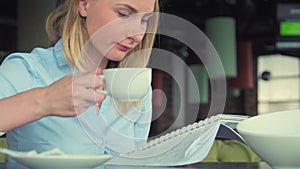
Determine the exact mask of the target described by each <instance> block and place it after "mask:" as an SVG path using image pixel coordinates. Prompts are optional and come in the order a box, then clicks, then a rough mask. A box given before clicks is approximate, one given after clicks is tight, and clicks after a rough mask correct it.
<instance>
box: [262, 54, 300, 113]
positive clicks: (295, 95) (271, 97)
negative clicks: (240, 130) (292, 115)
mask: <svg viewBox="0 0 300 169" xmlns="http://www.w3.org/2000/svg"><path fill="white" fill-rule="evenodd" d="M298 108H300V59H299V58H296V57H291V56H284V55H279V54H278V55H264V56H259V58H258V114H263V113H269V112H275V111H282V110H288V109H298Z"/></svg>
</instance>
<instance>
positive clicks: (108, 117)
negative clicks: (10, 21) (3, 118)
mask: <svg viewBox="0 0 300 169" xmlns="http://www.w3.org/2000/svg"><path fill="white" fill-rule="evenodd" d="M69 74H72V70H71V68H70V66H69V65H68V63H67V62H66V60H65V57H64V55H63V52H62V44H61V41H59V42H58V43H57V44H56V45H55V46H54V47H51V48H48V49H42V48H35V49H34V50H33V51H32V52H31V53H13V54H11V55H10V56H8V57H7V58H6V59H5V61H4V62H3V63H2V65H1V66H0V84H1V85H0V98H5V97H9V96H12V95H15V94H17V93H20V92H23V91H26V90H29V89H32V88H36V87H42V86H47V85H49V84H51V83H53V82H54V81H56V80H58V79H60V78H62V77H63V76H65V75H69ZM28 99H30V98H28ZM114 103H115V102H114V100H113V99H112V98H111V97H110V96H107V97H106V99H105V100H104V102H103V103H102V105H101V109H100V112H99V113H97V112H96V110H95V107H94V106H93V107H90V108H89V109H88V110H87V111H86V112H85V113H83V114H81V115H79V116H77V117H70V118H66V117H56V116H48V117H44V118H42V119H40V120H38V121H35V122H32V123H29V124H27V125H24V126H22V127H19V128H17V129H15V130H12V131H9V132H8V133H7V136H6V137H7V140H8V146H9V148H10V149H12V150H16V151H29V150H36V151H37V152H43V151H47V150H50V149H53V148H59V149H61V150H62V151H63V152H65V153H80V154H95V153H98V154H104V153H110V154H114V155H115V154H119V153H126V152H128V151H131V150H133V149H135V148H137V147H140V146H141V145H143V144H144V143H145V142H146V139H147V137H148V134H149V130H150V122H151V113H152V106H151V90H149V92H148V94H147V95H146V96H145V97H144V98H143V99H142V101H141V103H140V105H138V106H137V107H133V108H131V109H129V111H128V112H127V113H119V112H118V110H117V108H118V106H117V105H115V104H114ZM16 106H18V104H17V103H16ZM7 113H9V112H7ZM20 116H22V114H20Z"/></svg>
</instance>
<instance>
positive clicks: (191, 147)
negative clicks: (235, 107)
mask: <svg viewBox="0 0 300 169" xmlns="http://www.w3.org/2000/svg"><path fill="white" fill-rule="evenodd" d="M221 117H222V116H221V114H219V115H215V116H211V117H209V118H207V119H205V120H201V121H199V122H195V123H193V124H190V125H188V126H185V127H182V128H180V129H177V130H175V131H172V132H170V133H167V134H165V135H163V136H161V137H159V138H156V139H154V140H151V141H149V142H148V143H147V144H146V145H144V146H143V147H141V148H139V149H137V150H134V151H133V152H130V153H127V154H123V155H121V156H117V157H114V158H113V159H111V160H110V161H108V162H107V163H106V165H131V166H180V165H187V164H192V163H196V162H200V161H202V160H203V159H204V158H205V157H206V156H207V154H208V153H209V151H210V148H211V147H212V145H213V143H214V140H215V137H216V134H217V132H218V129H219V126H220V124H221Z"/></svg>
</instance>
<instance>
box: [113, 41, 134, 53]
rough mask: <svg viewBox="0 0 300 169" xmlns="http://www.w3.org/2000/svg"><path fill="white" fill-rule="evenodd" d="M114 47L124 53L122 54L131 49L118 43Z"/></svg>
mask: <svg viewBox="0 0 300 169" xmlns="http://www.w3.org/2000/svg"><path fill="white" fill-rule="evenodd" d="M116 46H117V48H118V49H119V50H121V51H124V52H127V51H129V50H131V49H132V47H129V46H125V45H122V44H120V43H117V44H116Z"/></svg>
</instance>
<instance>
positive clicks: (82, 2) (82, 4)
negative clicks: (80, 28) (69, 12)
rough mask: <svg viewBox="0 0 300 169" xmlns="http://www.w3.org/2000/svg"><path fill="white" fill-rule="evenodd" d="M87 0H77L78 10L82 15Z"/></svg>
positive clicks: (84, 15)
mask: <svg viewBox="0 0 300 169" xmlns="http://www.w3.org/2000/svg"><path fill="white" fill-rule="evenodd" d="M86 9H87V0H79V5H78V12H79V14H80V15H81V16H82V17H86Z"/></svg>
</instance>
